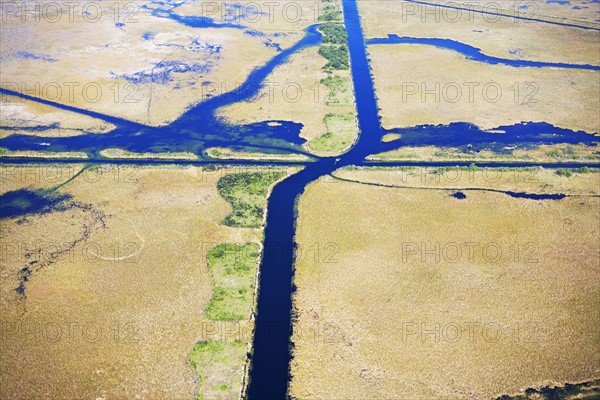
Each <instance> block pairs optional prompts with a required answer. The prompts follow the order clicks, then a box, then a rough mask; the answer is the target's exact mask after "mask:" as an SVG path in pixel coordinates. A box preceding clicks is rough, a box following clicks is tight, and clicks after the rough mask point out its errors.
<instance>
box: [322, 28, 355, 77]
mask: <svg viewBox="0 0 600 400" xmlns="http://www.w3.org/2000/svg"><path fill="white" fill-rule="evenodd" d="M319 30H320V31H321V32H322V33H323V44H322V45H321V47H320V48H319V54H320V55H321V56H322V57H323V58H325V59H326V60H327V61H328V62H327V64H326V65H325V66H324V67H323V68H325V69H326V70H347V69H349V68H350V59H349V53H348V46H347V45H346V43H347V41H348V35H347V33H346V29H345V28H344V26H343V25H341V24H337V23H332V22H328V23H325V24H321V26H320V27H319Z"/></svg>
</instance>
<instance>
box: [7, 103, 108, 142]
mask: <svg viewBox="0 0 600 400" xmlns="http://www.w3.org/2000/svg"><path fill="white" fill-rule="evenodd" d="M0 100H1V101H0V138H4V137H6V136H8V135H12V134H20V135H34V136H40V137H57V136H63V137H64V136H77V135H82V134H85V133H106V132H108V131H110V130H112V129H113V128H114V126H113V125H112V124H110V123H108V122H105V121H101V120H98V119H95V118H91V117H88V116H86V115H81V114H77V113H74V112H69V111H64V110H60V109H57V108H55V107H52V106H47V105H44V104H40V103H36V102H34V101H30V100H24V99H20V98H17V97H14V96H5V95H0ZM30 129H36V130H30Z"/></svg>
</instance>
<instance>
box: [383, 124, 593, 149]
mask: <svg viewBox="0 0 600 400" xmlns="http://www.w3.org/2000/svg"><path fill="white" fill-rule="evenodd" d="M385 132H386V133H398V134H400V135H401V136H400V138H399V139H397V140H394V141H393V142H388V143H381V144H379V145H378V148H379V149H380V150H382V151H388V150H394V149H397V148H399V147H403V146H411V147H424V146H433V145H436V146H440V145H443V146H448V147H457V148H460V149H462V150H463V151H465V152H466V151H481V150H492V151H495V152H498V153H511V152H512V150H511V149H510V148H512V147H515V146H516V147H518V148H521V149H532V148H535V147H538V146H541V145H552V144H564V143H567V144H579V143H583V144H586V145H588V146H591V147H596V146H598V144H599V143H600V136H595V135H590V134H588V133H585V132H582V131H577V132H575V131H571V130H569V129H562V128H557V127H555V126H553V125H551V124H548V123H546V122H523V123H519V124H515V125H505V126H499V127H497V128H496V129H494V130H492V131H484V130H482V129H480V128H479V127H477V126H476V125H473V124H469V123H465V122H455V123H451V124H449V125H421V126H417V127H410V128H396V129H390V130H386V131H385ZM499 132H502V133H499Z"/></svg>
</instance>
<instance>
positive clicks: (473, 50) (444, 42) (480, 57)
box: [368, 34, 600, 71]
mask: <svg viewBox="0 0 600 400" xmlns="http://www.w3.org/2000/svg"><path fill="white" fill-rule="evenodd" d="M368 44H424V45H428V46H435V47H439V48H443V49H449V50H454V51H456V52H458V53H460V54H462V55H464V56H466V57H467V58H468V59H470V60H475V61H481V62H484V63H487V64H504V65H510V66H511V67H537V68H542V67H554V68H568V69H586V70H591V71H600V66H597V65H589V64H567V63H549V62H541V61H528V60H515V59H510V58H499V57H493V56H488V55H486V54H483V53H482V52H481V49H479V48H477V47H473V46H470V45H468V44H465V43H462V42H458V41H456V40H451V39H436V38H414V37H408V36H398V35H395V34H392V35H388V37H387V38H373V39H369V41H368Z"/></svg>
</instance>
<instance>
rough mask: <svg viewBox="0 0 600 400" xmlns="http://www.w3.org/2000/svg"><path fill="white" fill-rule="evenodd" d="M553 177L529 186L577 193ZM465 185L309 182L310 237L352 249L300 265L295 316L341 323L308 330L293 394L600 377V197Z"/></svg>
mask: <svg viewBox="0 0 600 400" xmlns="http://www.w3.org/2000/svg"><path fill="white" fill-rule="evenodd" d="M387 173H388V174H394V172H387ZM344 174H346V172H344ZM347 174H348V175H350V176H353V174H355V176H356V177H360V178H361V179H367V177H368V179H369V180H378V181H379V180H384V179H383V177H384V176H385V174H386V172H379V171H377V172H373V174H375V175H374V178H371V177H370V174H371V173H370V172H363V171H358V172H348V173H347ZM546 175H547V174H546V173H543V174H542V175H540V178H543V179H541V181H540V183H539V184H535V185H534V186H531V185H530V184H528V185H527V186H526V188H535V189H537V188H541V187H543V184H544V183H548V184H551V185H553V186H554V188H555V189H556V188H560V189H561V190H562V189H564V191H566V192H568V189H569V188H570V187H571V185H570V184H566V183H564V182H560V183H559V182H558V181H557V178H555V177H554V176H553V175H552V176H546ZM550 175H551V174H550ZM593 175H594V177H593V178H592V177H590V176H588V175H586V176H582V177H579V176H577V177H576V178H575V179H576V180H575V181H569V182H577V183H573V186H574V187H573V191H574V192H581V191H583V192H586V191H588V190H589V191H595V192H596V193H598V177H597V174H593ZM546 178H548V179H547V181H546V180H545V179H546ZM561 179H562V178H561ZM579 179H583V180H584V181H581V182H580V181H579ZM558 180H560V179H558ZM579 182H580V183H579ZM487 184H488V183H487V182H481V181H478V182H476V183H470V186H478V185H482V186H484V185H487ZM489 185H490V186H491V187H494V188H495V187H498V185H497V184H496V183H491V184H489ZM431 187H434V188H435V187H436V186H431ZM504 187H507V188H513V189H519V188H522V187H523V186H522V184H515V185H514V186H513V185H511V184H505V185H504ZM531 190H533V189H531ZM527 191H530V190H527ZM452 193H453V191H451V190H423V189H397V188H384V187H374V186H368V185H364V184H357V183H349V182H339V181H335V180H331V179H327V180H326V179H321V180H320V181H318V182H316V183H313V184H311V185H310V186H309V187H308V188H307V190H306V192H305V194H304V195H303V196H302V198H301V200H300V204H299V221H298V232H297V242H298V243H299V245H300V246H303V245H306V244H307V243H310V244H313V243H315V242H316V243H321V244H324V243H335V244H336V246H337V248H338V249H339V251H337V253H336V254H335V256H334V258H332V259H331V258H330V259H328V261H329V262H325V260H324V259H323V258H322V257H320V258H318V259H314V258H313V257H305V258H302V259H301V260H299V261H298V262H297V264H296V275H295V284H296V285H297V287H298V290H297V292H296V294H295V297H294V301H295V305H296V308H297V312H298V320H297V322H296V326H299V327H306V326H313V327H321V328H323V327H328V328H327V329H326V330H325V329H322V330H321V331H319V332H320V333H321V334H320V335H314V334H312V332H308V333H307V332H306V331H305V332H298V331H296V332H295V334H294V337H293V341H294V344H295V348H294V360H293V362H292V376H293V378H292V382H291V394H292V395H293V396H295V397H297V398H299V399H365V398H386V399H387V398H398V399H409V398H410V399H433V398H445V399H465V398H477V399H480V398H492V397H493V396H500V395H502V394H504V393H517V392H519V391H520V390H522V389H525V388H527V387H539V386H541V385H544V384H550V383H552V384H561V385H562V384H564V383H565V382H580V381H586V380H590V379H593V378H598V376H599V375H600V370H599V368H598V366H599V365H600V358H599V356H598V355H599V354H600V348H599V347H598V346H599V345H598V343H600V336H599V333H598V329H597V327H598V325H599V324H600V318H599V315H598V313H597V312H596V310H597V308H598V306H599V304H600V286H599V285H598V282H600V279H599V278H600V270H599V265H600V264H599V257H600V254H599V250H600V248H599V246H598V226H599V223H600V213H599V210H600V207H599V206H600V200H599V198H598V197H572V198H565V199H563V200H560V201H548V200H547V201H537V200H527V199H515V198H512V197H510V196H507V195H505V194H500V193H490V192H480V191H479V192H473V191H465V192H464V193H465V194H466V196H467V197H466V199H462V200H460V199H457V198H454V197H452V196H451V194H452ZM317 210H318V211H317ZM469 243H471V245H469ZM436 246H437V249H438V250H436ZM457 246H458V248H460V249H461V252H460V253H459V252H458V251H457V250H456V248H457ZM468 246H472V247H471V248H472V249H473V251H472V253H471V252H469V251H467V249H468ZM492 249H493V250H492ZM498 249H500V252H498ZM436 254H437V256H436ZM471 254H472V256H471ZM436 257H439V258H436Z"/></svg>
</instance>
